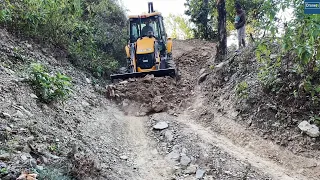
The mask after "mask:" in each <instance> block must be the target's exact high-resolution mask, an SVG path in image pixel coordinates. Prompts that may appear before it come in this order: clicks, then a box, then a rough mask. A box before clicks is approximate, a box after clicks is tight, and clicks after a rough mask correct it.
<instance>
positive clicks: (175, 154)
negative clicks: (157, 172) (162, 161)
mask: <svg viewBox="0 0 320 180" xmlns="http://www.w3.org/2000/svg"><path fill="white" fill-rule="evenodd" d="M167 158H168V159H169V160H173V161H178V160H179V158H180V153H179V152H177V151H172V152H171V153H169V154H168V155H167Z"/></svg>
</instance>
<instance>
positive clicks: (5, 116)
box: [2, 112, 11, 119]
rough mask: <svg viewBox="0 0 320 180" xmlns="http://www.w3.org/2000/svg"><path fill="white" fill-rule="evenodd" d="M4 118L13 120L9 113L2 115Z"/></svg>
mask: <svg viewBox="0 0 320 180" xmlns="http://www.w3.org/2000/svg"><path fill="white" fill-rule="evenodd" d="M2 117H3V118H5V119H11V115H10V114H9V113H4V112H3V113H2Z"/></svg>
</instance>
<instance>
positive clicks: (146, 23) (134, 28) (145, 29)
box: [130, 17, 160, 41]
mask: <svg viewBox="0 0 320 180" xmlns="http://www.w3.org/2000/svg"><path fill="white" fill-rule="evenodd" d="M140 25H141V32H140V27H139V26H140ZM159 27H160V26H159V20H158V19H157V18H154V17H150V18H142V19H141V24H140V20H139V19H130V39H131V41H136V40H137V39H138V38H139V37H140V36H147V35H148V34H150V33H152V34H153V35H154V36H155V37H156V38H160V29H159Z"/></svg>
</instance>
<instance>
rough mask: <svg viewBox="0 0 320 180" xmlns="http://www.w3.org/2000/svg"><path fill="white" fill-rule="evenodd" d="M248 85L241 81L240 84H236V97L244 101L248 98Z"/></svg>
mask: <svg viewBox="0 0 320 180" xmlns="http://www.w3.org/2000/svg"><path fill="white" fill-rule="evenodd" d="M248 87H249V86H248V83H247V82H246V81H242V82H241V83H239V84H237V87H236V93H237V96H238V97H239V98H241V99H246V98H248V94H249V92H248Z"/></svg>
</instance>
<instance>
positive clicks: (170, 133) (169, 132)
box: [164, 130, 173, 142]
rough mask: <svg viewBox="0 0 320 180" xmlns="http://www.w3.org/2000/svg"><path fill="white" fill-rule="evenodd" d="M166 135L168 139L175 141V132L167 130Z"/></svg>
mask: <svg viewBox="0 0 320 180" xmlns="http://www.w3.org/2000/svg"><path fill="white" fill-rule="evenodd" d="M164 136H165V137H166V139H167V140H168V141H170V142H171V141H173V132H172V131H171V130H167V131H166V132H165V133H164Z"/></svg>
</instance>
